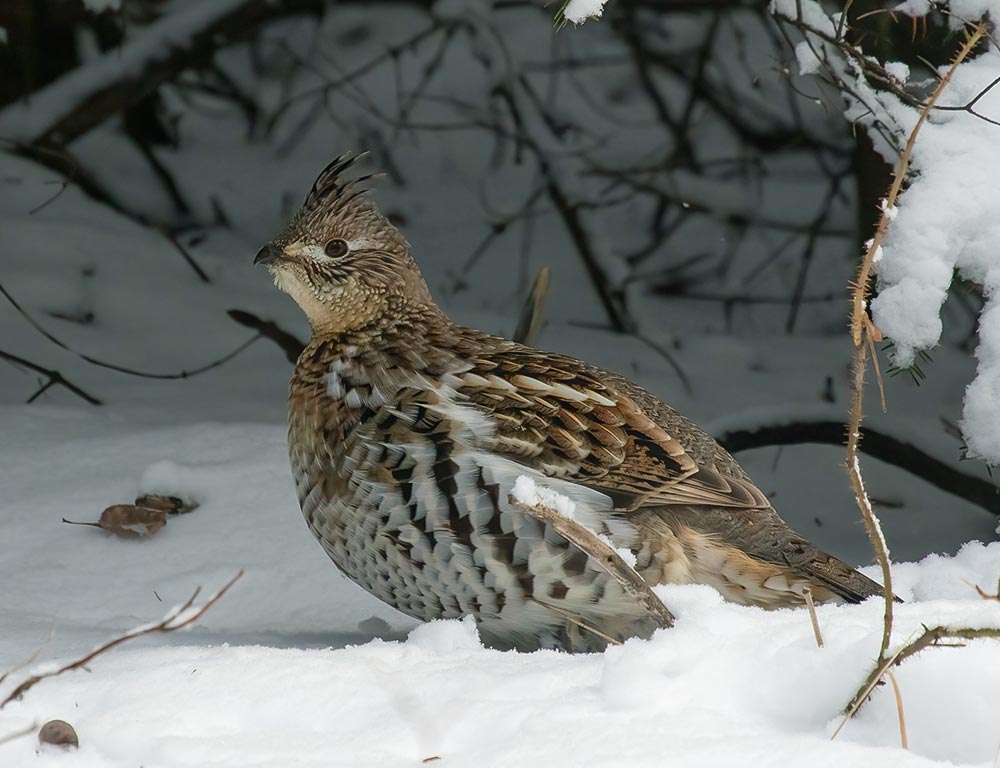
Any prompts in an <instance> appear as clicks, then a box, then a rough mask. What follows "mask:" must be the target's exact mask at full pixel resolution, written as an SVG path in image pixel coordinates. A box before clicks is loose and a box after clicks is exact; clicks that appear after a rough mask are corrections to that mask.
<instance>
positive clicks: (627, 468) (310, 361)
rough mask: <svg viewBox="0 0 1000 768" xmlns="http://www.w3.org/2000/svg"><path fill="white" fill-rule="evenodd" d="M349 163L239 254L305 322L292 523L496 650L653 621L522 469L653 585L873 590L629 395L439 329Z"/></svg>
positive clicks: (776, 601)
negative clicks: (555, 520)
mask: <svg viewBox="0 0 1000 768" xmlns="http://www.w3.org/2000/svg"><path fill="white" fill-rule="evenodd" d="M357 157H358V156H353V155H343V156H341V157H339V158H337V159H336V160H335V161H334V162H333V163H331V164H330V165H329V166H327V168H326V169H325V170H324V171H323V172H322V173H321V174H320V176H319V178H318V179H317V180H316V183H315V184H314V186H313V188H312V190H311V191H310V193H309V195H308V197H307V198H306V201H305V204H304V205H303V207H302V209H301V211H299V213H298V214H297V215H296V216H295V218H294V219H293V220H292V222H291V224H289V226H288V228H287V229H286V230H285V231H284V232H283V233H282V234H281V235H280V236H279V237H277V238H276V239H275V240H274V241H272V242H271V243H269V244H268V245H266V246H264V248H262V249H261V250H260V252H259V253H258V254H257V257H256V259H255V260H254V263H258V264H266V265H267V267H268V269H269V270H270V272H271V275H272V276H273V278H274V282H275V284H276V285H277V286H278V287H279V288H281V289H282V290H283V291H285V292H287V293H288V294H290V295H291V297H292V298H293V299H294V300H295V301H296V302H297V303H298V305H299V306H300V307H301V308H302V310H303V311H304V312H305V314H306V316H307V317H308V319H309V323H310V325H311V326H312V339H311V340H310V342H309V344H308V346H307V347H306V348H305V350H304V351H303V352H302V354H301V356H300V357H299V360H298V365H297V366H296V368H295V374H294V376H293V378H292V382H291V392H290V396H289V433H288V445H289V454H290V458H291V466H292V473H293V475H294V478H295V484H296V489H297V491H298V497H299V502H300V504H301V507H302V513H303V515H304V516H305V519H306V522H307V523H308V525H309V528H310V530H312V532H313V534H314V535H315V536H316V538H317V539H318V540H319V542H320V544H322V546H323V548H324V549H325V550H326V552H327V554H328V555H329V556H330V557H331V558H332V559H333V561H334V563H336V565H337V566H338V567H339V568H340V569H341V570H342V571H343V572H344V573H346V574H347V575H348V576H349V577H350V578H351V579H353V580H354V581H356V582H357V583H358V584H360V585H361V586H362V587H364V588H365V589H367V590H368V591H369V592H371V593H372V594H374V595H375V596H377V597H379V598H381V599H382V600H384V601H385V602H387V603H389V604H391V605H393V606H395V607H396V608H398V609H399V610H400V611H402V612H404V613H407V614H409V615H411V616H414V617H416V618H418V619H422V620H425V621H426V620H431V619H437V618H448V617H458V616H463V615H472V616H474V617H475V619H476V621H477V622H478V625H479V628H480V633H481V635H482V637H483V639H484V640H485V641H486V642H487V643H489V644H491V645H493V646H495V647H500V648H517V649H522V650H531V649H535V648H546V647H547V648H564V649H567V650H571V651H577V650H591V649H595V648H601V647H604V645H606V643H607V642H608V641H609V640H618V639H623V638H625V637H629V636H633V635H648V634H649V633H650V632H651V630H652V629H653V628H654V626H656V622H654V621H651V620H650V618H649V616H648V610H647V608H646V607H644V606H643V605H642V604H641V601H638V600H637V599H636V597H635V595H634V594H633V593H630V592H629V591H628V590H627V589H624V588H623V587H622V584H621V583H620V579H618V580H616V578H614V577H613V576H612V574H611V573H610V572H609V569H608V568H607V567H606V565H605V564H604V563H603V562H601V561H600V559H599V558H598V557H595V556H594V551H593V550H590V549H588V548H587V547H586V546H583V547H581V546H580V545H579V544H578V543H574V542H573V541H572V540H571V539H572V537H569V538H567V537H565V536H563V535H561V534H560V533H558V532H557V530H556V527H554V526H553V525H552V524H551V522H547V521H546V520H545V519H542V518H540V517H539V516H538V515H536V514H533V513H532V511H531V510H530V509H526V508H524V507H523V506H522V505H520V504H517V503H516V502H515V501H514V500H513V498H511V497H510V495H509V494H510V493H511V491H512V489H513V486H514V484H515V481H516V480H517V478H518V477H519V476H521V475H526V476H528V477H530V478H532V479H534V480H535V482H536V484H537V485H539V486H542V487H546V488H548V489H551V490H552V491H555V492H557V493H560V494H563V495H565V496H567V497H569V498H570V499H571V500H572V501H573V502H575V506H576V516H577V518H578V519H579V520H581V521H582V522H584V523H585V524H586V525H587V527H588V528H589V529H591V530H592V531H594V532H595V533H596V534H597V535H599V536H602V537H607V538H606V540H610V541H611V542H612V543H613V545H614V546H615V547H616V548H618V549H619V550H620V551H624V550H626V549H627V550H630V551H631V553H632V555H633V556H634V559H635V565H634V568H635V571H636V572H637V573H638V574H639V575H641V577H642V579H643V580H645V582H646V583H647V584H650V585H653V584H661V583H680V584H684V583H702V584H708V585H711V586H712V587H715V588H716V589H718V590H719V591H720V592H721V593H722V595H723V596H724V597H725V598H726V599H728V600H731V601H733V602H737V603H745V604H753V605H760V606H764V607H780V606H795V605H802V604H803V589H804V588H805V587H809V588H810V589H811V593H812V595H813V596H814V598H815V599H816V600H820V601H823V600H844V601H850V602H856V601H860V600H862V599H864V598H866V597H869V596H871V595H874V594H878V593H879V592H880V589H881V588H880V587H879V585H878V584H876V583H874V582H873V581H871V580H870V579H868V578H866V577H865V576H863V575H861V574H860V573H858V572H857V571H855V570H853V569H852V568H850V567H849V566H847V565H845V564H844V563H842V562H841V561H839V560H837V559H835V558H833V557H831V556H830V555H828V554H826V553H824V552H822V551H820V550H818V549H817V548H816V547H815V546H814V545H812V544H811V543H809V542H808V541H806V540H804V539H803V538H802V537H800V536H799V535H798V534H797V533H795V531H793V530H792V529H791V528H789V527H788V525H786V524H785V523H784V521H782V519H781V518H780V517H778V514H777V513H776V512H775V511H774V509H773V508H772V507H771V504H770V502H769V501H768V499H767V497H766V496H765V495H764V494H763V493H762V492H761V491H760V490H759V489H758V488H757V487H756V486H755V485H754V484H753V482H752V481H751V480H750V478H749V477H748V476H747V474H746V473H745V472H744V471H743V470H742V469H741V468H740V466H739V465H738V464H737V463H736V461H735V460H734V459H733V458H732V456H730V455H729V454H728V453H727V452H726V451H725V450H723V449H722V448H721V447H720V446H719V445H718V444H717V443H716V442H715V441H714V440H713V439H712V438H711V437H710V436H709V435H707V434H705V433H704V432H703V431H702V430H700V429H699V428H698V427H697V426H696V425H695V424H693V423H692V422H690V421H688V420H687V419H685V418H684V417H683V416H681V415H680V414H678V413H677V412H675V411H674V410H673V409H672V408H670V406H668V405H666V404H664V403H662V402H661V401H660V400H658V399H657V398H655V397H653V396H652V395H651V394H649V393H648V392H646V391H645V390H643V389H642V388H640V387H638V386H636V385H635V384H633V383H632V382H630V381H628V380H627V379H625V378H624V377H622V376H619V375H618V374H615V373H611V372H609V371H604V370H601V369H600V368H597V367H595V366H592V365H588V364H587V363H584V362H581V361H579V360H575V359H573V358H571V357H566V356H564V355H556V354H551V353H548V352H540V351H538V350H536V349H532V348H530V347H526V346H523V345H521V344H517V343H515V342H512V341H508V340H506V339H503V338H498V337H496V336H490V335H487V334H485V333H480V332H479V331H474V330H471V329H469V328H463V327H461V326H458V325H455V324H454V323H452V322H451V321H450V320H449V319H448V318H447V317H446V316H445V314H444V313H443V312H442V311H441V309H440V308H439V307H438V306H437V305H436V304H435V303H434V301H433V299H432V298H431V296H430V293H429V292H428V289H427V285H426V283H425V282H424V280H423V278H422V277H421V274H420V271H419V269H418V268H417V265H416V264H415V263H414V261H413V258H412V257H411V255H410V246H409V244H408V243H407V241H406V239H405V238H404V237H403V235H402V234H401V233H400V232H399V231H398V230H397V229H396V228H395V227H394V226H393V225H392V224H391V223H390V222H389V221H388V220H387V219H386V218H385V216H383V215H382V214H381V213H380V212H379V210H378V209H377V208H376V206H375V204H374V202H373V201H372V200H371V199H370V198H369V196H368V194H367V193H366V191H365V190H363V189H361V188H360V187H359V183H360V182H363V181H364V180H365V179H367V178H370V177H367V176H365V177H361V178H354V179H349V178H345V177H344V172H345V171H346V170H347V169H348V168H349V167H350V166H351V165H352V164H353V163H354V162H355V161H356V160H357ZM633 576H634V574H633ZM639 583H640V584H641V583H642V582H641V581H639ZM644 588H645V585H644Z"/></svg>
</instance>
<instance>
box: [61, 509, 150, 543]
mask: <svg viewBox="0 0 1000 768" xmlns="http://www.w3.org/2000/svg"><path fill="white" fill-rule="evenodd" d="M63 522H64V523H69V524H70V525H91V526H94V527H95V528H100V529H101V530H104V531H108V532H109V533H114V534H116V535H118V536H121V537H123V538H127V539H136V538H144V537H146V536H152V535H153V534H154V533H156V532H157V531H158V530H160V529H161V528H162V527H163V526H165V525H166V524H167V513H166V512H165V511H163V510H162V509H149V508H148V507H137V506H134V505H132V504H115V505H113V506H110V507H108V508H107V509H105V510H104V511H103V512H102V513H101V517H100V520H98V521H97V522H96V523H78V522H74V521H72V520H67V519H66V518H65V517H64V518H63Z"/></svg>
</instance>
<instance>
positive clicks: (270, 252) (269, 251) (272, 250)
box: [253, 243, 285, 266]
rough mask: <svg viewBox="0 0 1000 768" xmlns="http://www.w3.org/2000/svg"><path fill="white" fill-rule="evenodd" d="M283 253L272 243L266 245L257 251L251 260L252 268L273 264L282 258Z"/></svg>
mask: <svg viewBox="0 0 1000 768" xmlns="http://www.w3.org/2000/svg"><path fill="white" fill-rule="evenodd" d="M284 255H285V254H284V252H283V251H282V250H281V249H280V248H278V246H276V245H275V244H274V243H268V244H267V245H265V246H264V247H263V248H261V249H260V250H259V251H257V255H256V256H254V258H253V263H254V266H256V265H257V264H274V262H276V261H277V260H278V259H280V258H282V257H283V256H284Z"/></svg>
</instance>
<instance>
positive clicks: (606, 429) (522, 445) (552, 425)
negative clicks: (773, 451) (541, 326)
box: [459, 342, 770, 511]
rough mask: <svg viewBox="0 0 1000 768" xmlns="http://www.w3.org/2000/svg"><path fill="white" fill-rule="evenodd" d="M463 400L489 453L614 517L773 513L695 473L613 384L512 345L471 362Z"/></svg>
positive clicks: (736, 485) (674, 442) (752, 491)
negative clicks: (590, 499) (476, 413)
mask: <svg viewBox="0 0 1000 768" xmlns="http://www.w3.org/2000/svg"><path fill="white" fill-rule="evenodd" d="M471 362H472V367H471V369H470V370H468V371H466V372H465V373H463V374H461V375H460V381H461V385H460V387H459V394H460V396H462V397H464V398H467V399H468V400H469V401H471V402H472V403H474V404H475V405H476V406H477V407H478V408H479V409H481V410H482V411H484V412H486V413H487V414H488V415H489V416H490V417H492V420H493V422H494V423H495V434H494V436H493V444H492V449H493V450H495V451H496V452H498V453H502V454H505V455H507V456H509V457H511V458H513V459H514V460H516V461H518V462H520V463H522V464H525V465H528V466H531V467H534V468H536V469H538V470H540V471H541V472H543V473H544V474H545V475H547V476H549V477H557V478H564V479H566V480H570V481H572V482H575V483H578V484H580V485H583V486H586V487H588V488H593V489H595V490H599V491H601V492H602V493H605V494H607V495H608V496H610V497H611V499H612V501H613V503H614V506H615V508H616V509H619V510H625V511H631V510H635V509H639V508H641V507H646V506H662V505H688V506H714V507H741V508H755V507H761V508H763V507H768V506H770V502H769V501H768V500H767V498H766V497H765V496H764V494H763V493H762V492H761V491H760V490H759V489H758V488H757V487H756V486H754V485H753V483H751V482H750V481H749V480H747V479H745V478H742V477H738V476H735V475H733V474H730V473H722V472H719V471H718V470H717V469H716V467H714V466H710V465H708V464H706V463H702V464H699V463H697V462H696V461H695V460H694V459H693V458H692V457H691V456H690V455H689V454H688V452H687V451H685V449H684V447H683V446H682V444H681V442H680V441H679V440H678V437H677V435H672V434H670V433H668V432H667V430H666V428H665V427H664V426H662V425H661V424H660V423H657V421H655V420H654V418H652V416H651V414H650V413H648V412H647V410H645V409H644V408H643V407H642V406H641V405H640V404H639V403H638V402H637V401H636V399H635V398H634V397H631V396H630V395H628V394H626V393H625V392H624V391H622V387H618V386H615V384H614V383H613V379H612V378H611V377H608V378H604V377H602V376H601V372H600V371H598V370H596V369H593V368H590V367H588V366H586V365H585V364H583V363H581V362H579V361H577V360H574V359H573V358H569V357H564V356H559V355H550V354H543V353H540V352H536V351H535V350H531V349H528V348H525V347H521V346H520V345H515V344H513V343H509V342H508V343H507V344H506V345H498V347H497V348H495V349H492V350H490V354H489V355H488V356H485V355H484V356H483V357H482V358H475V359H473V360H472V361H471Z"/></svg>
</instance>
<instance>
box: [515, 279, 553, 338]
mask: <svg viewBox="0 0 1000 768" xmlns="http://www.w3.org/2000/svg"><path fill="white" fill-rule="evenodd" d="M551 282H552V271H551V270H550V269H549V268H548V267H542V268H541V269H540V270H538V274H537V275H536V276H535V282H534V285H532V286H531V291H530V293H528V298H527V299H526V300H525V302H524V306H523V307H522V308H521V317H520V319H518V321H517V329H516V330H515V331H514V337H513V338H514V341H516V342H518V343H519V344H525V345H527V346H529V347H530V346H533V345H534V343H535V341H536V340H537V339H538V334H539V333H540V332H541V330H542V325H544V322H545V300H546V299H547V298H548V295H549V285H550V283H551Z"/></svg>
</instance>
